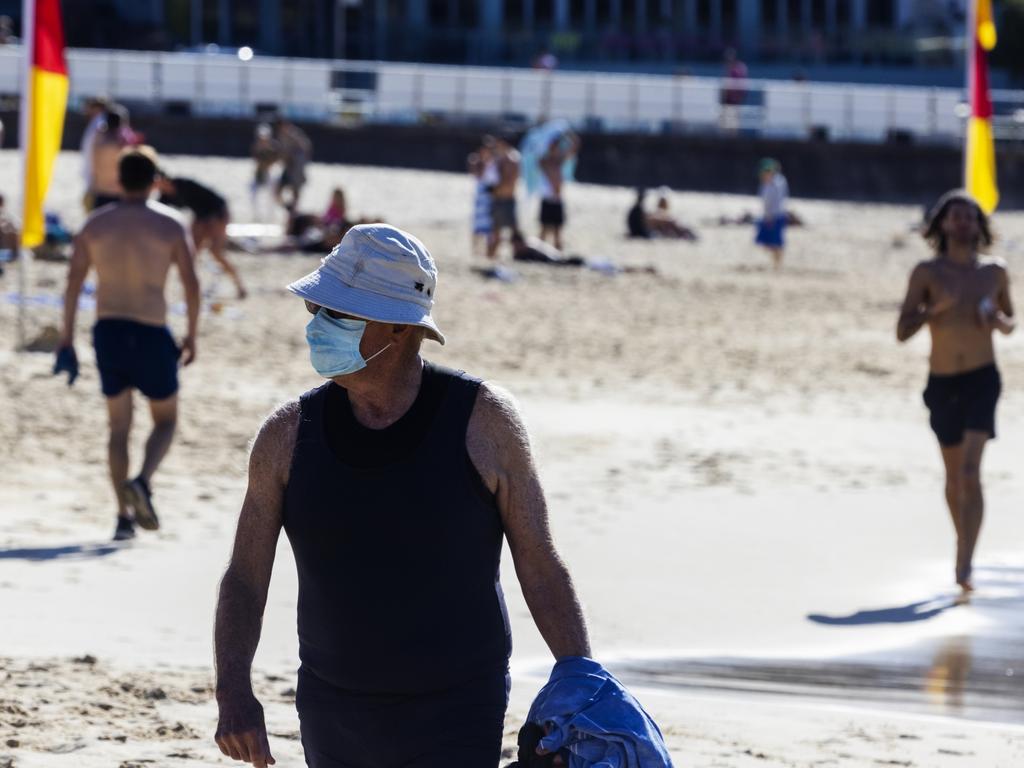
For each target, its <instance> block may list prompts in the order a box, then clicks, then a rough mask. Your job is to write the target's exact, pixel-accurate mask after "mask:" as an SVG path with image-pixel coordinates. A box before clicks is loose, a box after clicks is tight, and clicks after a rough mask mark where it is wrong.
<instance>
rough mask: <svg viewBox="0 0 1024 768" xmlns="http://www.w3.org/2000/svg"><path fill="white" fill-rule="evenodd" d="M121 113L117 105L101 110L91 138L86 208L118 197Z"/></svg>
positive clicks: (97, 206) (100, 204)
mask: <svg viewBox="0 0 1024 768" xmlns="http://www.w3.org/2000/svg"><path fill="white" fill-rule="evenodd" d="M123 122H124V113H123V111H122V110H121V109H119V108H118V106H117V105H116V104H114V105H109V106H108V107H107V109H106V111H105V112H104V113H103V122H102V124H101V126H100V128H99V129H98V130H97V131H96V134H95V136H94V137H93V139H92V152H91V153H90V158H89V171H90V178H89V192H88V195H87V202H88V204H89V210H90V211H95V210H96V209H97V208H101V207H103V206H104V205H107V204H109V203H115V202H117V201H118V200H120V199H121V193H122V190H121V182H120V170H119V168H120V161H121V150H123V149H124V148H125V146H126V144H125V140H124V136H123V135H122V133H121V125H122V123H123Z"/></svg>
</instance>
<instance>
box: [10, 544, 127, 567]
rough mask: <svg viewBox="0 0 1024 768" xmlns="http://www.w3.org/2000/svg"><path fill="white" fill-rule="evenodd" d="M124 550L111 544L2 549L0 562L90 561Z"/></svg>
mask: <svg viewBox="0 0 1024 768" xmlns="http://www.w3.org/2000/svg"><path fill="white" fill-rule="evenodd" d="M121 549H123V547H122V546H121V545H118V544H111V543H110V542H102V543H100V542H97V543H95V544H68V545H66V546H63V547H23V548H19V549H13V548H12V549H0V560H30V561H35V562H47V561H49V560H90V559H93V558H97V557H106V556H107V555H112V554H114V553H115V552H117V551H119V550H121Z"/></svg>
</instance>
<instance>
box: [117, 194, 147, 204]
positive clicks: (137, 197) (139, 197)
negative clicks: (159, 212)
mask: <svg viewBox="0 0 1024 768" xmlns="http://www.w3.org/2000/svg"><path fill="white" fill-rule="evenodd" d="M148 200H149V192H125V193H124V195H122V196H121V202H122V203H145V202H146V201H148Z"/></svg>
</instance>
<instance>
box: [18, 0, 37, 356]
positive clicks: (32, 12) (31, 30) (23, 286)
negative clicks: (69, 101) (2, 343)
mask: <svg viewBox="0 0 1024 768" xmlns="http://www.w3.org/2000/svg"><path fill="white" fill-rule="evenodd" d="M35 6H36V3H35V0H22V4H21V48H22V52H23V57H22V64H21V66H22V71H21V74H22V84H21V104H20V105H19V106H20V109H19V113H20V114H19V115H18V145H19V148H20V149H21V227H22V233H23V232H24V228H25V202H26V194H27V190H26V187H25V182H26V181H27V179H28V148H29V147H28V145H29V141H30V137H29V123H30V120H29V111H30V110H31V108H32V104H31V97H30V94H31V83H32V60H33V53H34V52H33V48H34V47H35V39H36V31H35V22H36V8H35ZM22 233H19V236H18V246H17V249H16V251H15V257H16V261H17V262H18V333H17V342H16V343H17V350H19V351H23V350H24V349H25V344H26V339H25V308H26V305H27V297H26V293H27V292H28V268H29V265H28V262H29V260H30V259H31V256H32V249H31V248H25V247H23V246H22V243H21V237H22Z"/></svg>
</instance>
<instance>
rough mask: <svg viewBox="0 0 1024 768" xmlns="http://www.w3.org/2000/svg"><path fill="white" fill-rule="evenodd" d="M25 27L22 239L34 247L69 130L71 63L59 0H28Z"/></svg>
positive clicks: (41, 233)
mask: <svg viewBox="0 0 1024 768" xmlns="http://www.w3.org/2000/svg"><path fill="white" fill-rule="evenodd" d="M24 8H25V13H24V16H23V24H22V28H23V30H24V32H23V38H24V40H25V55H26V58H27V61H26V70H27V73H28V75H27V77H26V82H25V91H24V93H22V97H21V115H22V122H21V147H22V153H23V157H24V162H25V209H24V214H23V216H24V217H23V219H22V222H23V223H22V230H21V242H22V244H23V245H24V246H26V247H29V248H31V247H32V246H36V245H39V244H40V243H41V242H43V240H44V239H45V236H46V227H45V222H44V218H43V201H44V200H45V199H46V190H47V188H48V187H49V186H50V173H51V172H52V170H53V161H54V159H55V158H56V157H57V153H58V152H59V151H60V145H61V138H62V137H63V135H64V112H65V110H66V109H67V103H68V68H67V64H66V63H65V61H64V28H63V25H62V24H61V17H60V0H25V3H24Z"/></svg>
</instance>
